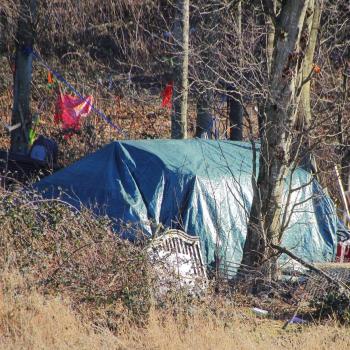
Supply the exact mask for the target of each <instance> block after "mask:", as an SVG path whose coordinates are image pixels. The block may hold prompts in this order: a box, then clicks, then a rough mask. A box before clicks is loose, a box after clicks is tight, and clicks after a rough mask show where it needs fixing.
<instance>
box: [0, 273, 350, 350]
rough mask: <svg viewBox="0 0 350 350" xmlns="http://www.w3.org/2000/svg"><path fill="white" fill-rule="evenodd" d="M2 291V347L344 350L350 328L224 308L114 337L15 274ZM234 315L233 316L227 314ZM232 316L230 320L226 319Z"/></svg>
mask: <svg viewBox="0 0 350 350" xmlns="http://www.w3.org/2000/svg"><path fill="white" fill-rule="evenodd" d="M0 281H1V292H0V334H1V336H0V348H1V349H4V350H5V349H159V350H160V349H167V350H172V349H208V350H209V349H218V350H220V349H247V350H248V349H252V350H253V349H281V348H283V349H300V348H303V349H315V350H316V349H317V350H320V349H327V350H329V349H345V348H347V347H348V346H349V345H350V337H349V336H348V332H349V330H348V329H346V328H342V327H338V326H337V325H335V324H331V325H327V326H308V327H303V328H295V327H290V328H288V329H287V330H286V331H283V330H282V329H281V327H282V324H283V322H281V321H273V320H259V319H257V318H255V317H254V316H253V315H251V314H249V313H248V312H244V311H241V310H239V309H232V310H229V308H228V307H227V306H226V308H225V309H223V310H222V312H221V313H217V312H213V311H210V310H209V309H207V308H200V307H199V308H197V309H193V310H192V312H191V313H190V314H189V313H187V314H186V313H185V314H184V313H181V314H177V316H174V314H173V313H172V312H169V310H163V311H153V312H151V314H150V316H149V319H148V323H147V325H146V326H144V327H138V326H135V325H134V324H132V323H130V322H128V321H126V320H125V321H124V322H123V323H122V324H120V326H119V328H118V330H117V331H116V332H114V334H112V333H111V331H110V330H109V329H108V328H106V327H100V328H96V327H94V326H93V325H92V324H91V322H89V321H83V319H82V317H81V316H79V315H78V314H77V313H76V312H74V311H73V309H72V308H71V306H70V302H69V300H67V299H66V300H63V299H62V298H60V297H58V296H56V297H52V296H47V295H46V296H44V295H42V294H39V293H38V292H37V291H35V290H28V289H27V288H26V283H25V281H24V280H23V277H21V276H20V275H19V274H18V273H17V272H3V273H2V275H1V277H0ZM228 311H230V312H228ZM228 315H229V316H228Z"/></svg>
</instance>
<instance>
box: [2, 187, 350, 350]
mask: <svg viewBox="0 0 350 350" xmlns="http://www.w3.org/2000/svg"><path fill="white" fill-rule="evenodd" d="M0 222H1V235H0V349H5V350H7V349H167V350H171V349H219V350H220V349H244V350H245V349H281V348H284V349H299V348H304V349H333V348H337V349H341V348H346V347H347V346H349V345H350V337H348V336H347V333H348V330H349V329H348V328H342V327H338V326H337V325H336V324H335V323H331V324H328V325H323V326H322V325H311V326H304V327H302V328H295V327H296V326H292V325H291V326H290V327H288V329H287V330H282V326H283V323H284V320H283V317H282V319H280V320H272V319H258V318H257V317H256V315H253V314H252V313H251V311H250V310H249V307H247V306H249V302H245V303H242V304H240V306H239V304H238V302H237V301H235V300H232V299H231V298H232V296H227V295H226V296H218V295H216V294H214V293H212V294H211V293H208V294H207V295H206V297H205V298H202V299H196V298H182V296H181V294H180V293H179V294H177V292H176V291H175V292H174V295H172V294H171V295H169V297H168V298H167V299H166V300H165V302H163V303H162V304H161V305H155V303H154V300H153V298H152V289H153V288H154V284H153V282H154V280H153V278H154V274H153V271H152V266H150V264H149V262H148V258H147V253H146V247H143V246H142V245H139V246H138V245H133V244H131V243H128V242H126V241H123V240H121V239H120V238H118V237H117V236H116V235H114V234H113V233H112V232H111V230H110V222H109V221H108V220H106V219H104V218H97V217H95V216H94V215H93V214H92V213H91V212H89V211H87V210H83V211H82V212H77V211H74V210H71V208H70V207H69V206H68V205H65V204H64V203H61V202H59V201H47V200H44V199H42V198H41V197H39V196H37V195H34V194H33V193H28V192H27V191H24V190H20V191H11V192H10V191H6V190H4V189H2V190H0ZM246 299H247V298H246ZM242 305H246V307H243V306H242ZM257 305H259V304H257ZM270 306H271V310H272V305H270ZM276 307H277V306H276Z"/></svg>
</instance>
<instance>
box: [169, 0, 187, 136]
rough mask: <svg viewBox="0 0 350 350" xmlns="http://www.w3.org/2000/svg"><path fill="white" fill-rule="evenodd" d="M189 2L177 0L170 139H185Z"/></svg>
mask: <svg viewBox="0 0 350 350" xmlns="http://www.w3.org/2000/svg"><path fill="white" fill-rule="evenodd" d="M189 18H190V4H189V0H178V3H177V16H176V20H175V28H174V38H175V50H176V52H175V53H176V55H177V56H176V59H175V67H174V94H173V111H172V118H171V138H173V139H185V138H187V100H188V57H189V26H190V20H189Z"/></svg>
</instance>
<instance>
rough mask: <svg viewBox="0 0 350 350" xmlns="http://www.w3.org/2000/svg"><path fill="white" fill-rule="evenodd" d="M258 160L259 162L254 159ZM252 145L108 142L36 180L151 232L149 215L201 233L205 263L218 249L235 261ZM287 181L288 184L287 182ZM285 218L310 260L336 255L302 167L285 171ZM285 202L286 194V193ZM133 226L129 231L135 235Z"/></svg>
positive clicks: (327, 207) (318, 197)
mask: <svg viewBox="0 0 350 350" xmlns="http://www.w3.org/2000/svg"><path fill="white" fill-rule="evenodd" d="M257 168H258V167H257ZM252 169H253V167H252V149H251V146H250V144H248V143H244V142H231V141H215V140H203V139H192V140H142V141H121V142H113V143H111V144H109V145H107V146H105V147H104V148H102V149H101V150H99V151H97V152H95V153H93V154H91V155H89V156H87V157H85V158H83V159H81V160H80V161H77V162H76V163H74V164H72V165H71V166H69V167H67V168H65V169H63V170H60V171H58V172H56V173H55V174H53V175H52V176H49V177H46V178H44V179H43V180H41V181H40V182H38V183H37V184H36V185H35V187H36V189H38V190H39V191H41V192H42V193H43V194H44V196H45V197H59V196H60V197H63V199H64V200H65V201H67V202H69V203H70V204H72V205H74V206H75V207H77V208H79V207H80V205H81V203H82V204H83V205H84V206H87V207H91V208H93V210H94V211H95V212H97V213H98V214H101V215H108V216H109V217H110V218H112V219H115V220H116V222H117V223H116V226H115V229H116V232H118V229H119V227H118V222H121V221H122V222H129V223H134V224H138V225H139V226H140V228H141V229H142V231H143V232H144V233H145V234H146V235H148V236H152V227H153V226H152V223H153V224H159V223H162V224H163V225H164V226H165V227H171V228H178V229H182V230H184V231H185V232H187V233H188V234H190V235H197V236H199V237H200V240H201V246H202V250H203V256H204V258H205V260H206V262H207V263H208V264H211V263H213V262H214V261H215V255H216V257H217V256H218V254H219V255H220V257H221V258H222V259H223V261H225V262H229V263H233V264H239V262H240V261H241V258H242V250H243V245H244V241H245V237H246V231H247V223H248V219H249V210H250V206H251V202H252V198H253V193H252V185H251V175H252ZM290 184H291V186H290ZM290 187H291V188H298V190H297V191H293V192H292V195H291V198H290V201H289V205H288V206H287V205H285V208H284V211H286V212H287V215H286V217H287V218H289V219H290V220H289V224H288V228H287V230H286V232H285V234H284V238H283V242H282V244H283V245H284V246H286V247H287V248H289V249H290V250H291V251H292V252H294V253H295V254H296V255H298V256H299V257H301V258H303V259H305V260H306V261H309V262H324V261H331V260H333V259H334V256H335V250H336V244H337V238H336V233H337V216H336V213H335V208H334V205H333V203H332V201H331V200H330V198H329V197H327V196H326V195H325V194H324V193H323V191H322V189H321V187H320V185H319V184H318V183H317V182H316V181H315V180H312V177H311V175H310V174H309V173H308V172H306V171H305V170H303V169H297V170H296V171H294V172H293V173H292V174H291V176H290V177H289V178H288V179H286V191H285V198H287V195H288V189H289V188H290ZM286 202H287V200H286ZM133 232H134V231H130V232H128V235H129V236H128V238H130V239H133V238H135V237H133V235H134V234H135V233H133Z"/></svg>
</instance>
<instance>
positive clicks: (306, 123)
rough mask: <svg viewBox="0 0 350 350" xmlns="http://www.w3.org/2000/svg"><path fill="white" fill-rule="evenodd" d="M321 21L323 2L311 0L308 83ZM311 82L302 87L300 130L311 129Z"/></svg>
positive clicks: (305, 76)
mask: <svg viewBox="0 0 350 350" xmlns="http://www.w3.org/2000/svg"><path fill="white" fill-rule="evenodd" d="M320 19H321V0H310V2H309V6H308V9H307V19H306V23H305V26H306V28H307V31H308V33H309V35H308V37H306V38H305V39H307V38H308V39H309V40H308V43H304V44H305V45H307V47H306V48H305V58H304V63H303V81H306V80H307V79H308V78H309V77H310V74H311V73H312V70H313V61H314V55H315V48H316V43H317V36H318V30H319V27H320ZM310 92H311V80H308V81H307V82H306V83H305V84H304V85H303V87H302V90H301V95H300V109H301V111H300V112H301V113H300V115H299V116H300V117H302V119H301V120H298V124H299V128H300V129H301V130H302V129H308V128H309V127H310V123H311V119H312V112H311V98H310Z"/></svg>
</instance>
